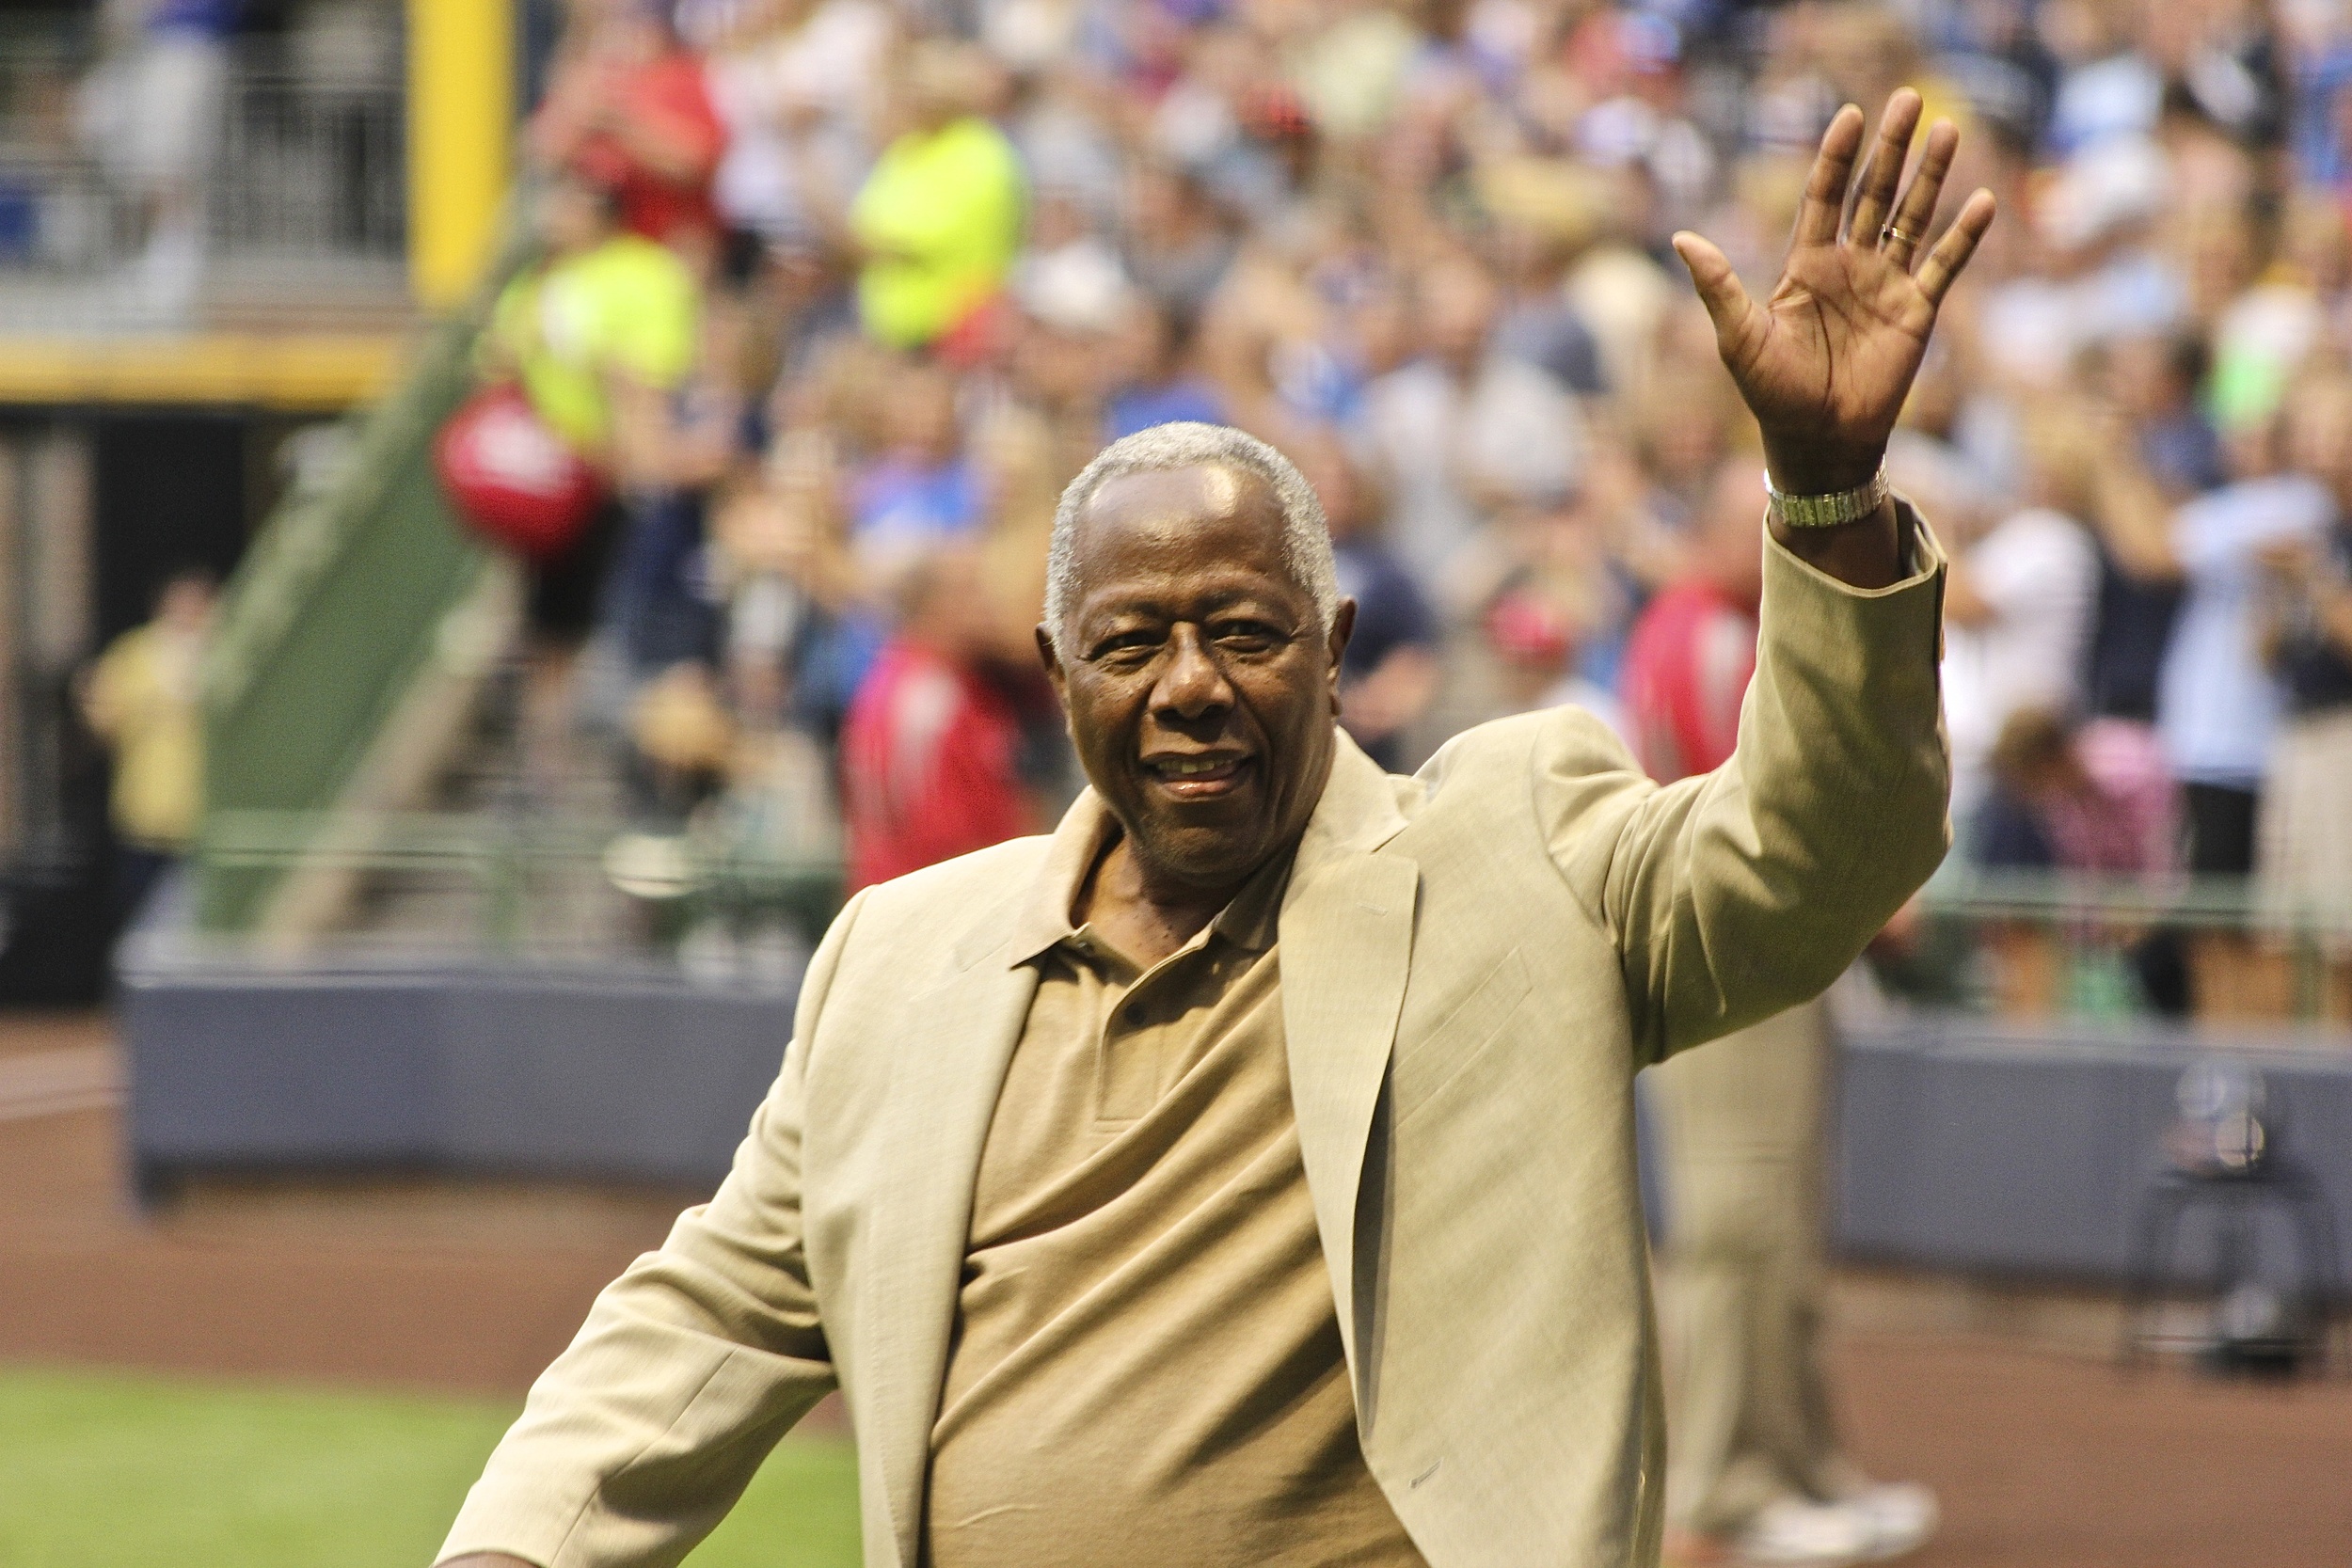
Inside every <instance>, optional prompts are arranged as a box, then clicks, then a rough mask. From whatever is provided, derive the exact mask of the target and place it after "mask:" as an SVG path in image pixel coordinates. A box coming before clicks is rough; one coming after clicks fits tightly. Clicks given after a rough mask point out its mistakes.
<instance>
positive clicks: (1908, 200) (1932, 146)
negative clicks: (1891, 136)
mask: <svg viewBox="0 0 2352 1568" xmlns="http://www.w3.org/2000/svg"><path fill="white" fill-rule="evenodd" d="M1959 148H1960V133H1959V132H1958V131H1956V130H1954V129H1953V128H1952V122H1951V121H1950V120H1948V119H1939V120H1937V121H1936V122H1935V123H1934V125H1932V126H1931V127H1930V128H1929V130H1928V145H1927V147H1926V149H1925V150H1922V151H1921V152H1920V154H1919V172H1918V173H1916V174H1915V175H1913V176H1912V177H1911V188H1910V189H1908V190H1906V191H1904V192H1903V199H1902V203H1901V205H1900V206H1899V207H1897V208H1896V209H1895V215H1894V217H1892V218H1891V219H1889V220H1888V222H1887V225H1886V234H1885V238H1884V240H1883V247H1884V249H1885V251H1886V259H1887V260H1888V261H1892V262H1894V263H1895V265H1897V266H1899V267H1902V268H1904V269H1906V270H1908V269H1909V267H1910V266H1911V258H1912V255H1913V253H1914V252H1915V251H1916V250H1917V249H1918V248H1919V242H1920V241H1921V240H1924V239H1925V238H1927V235H1928V230H1930V229H1931V228H1933V227H1934V224H1935V204H1936V202H1937V200H1938V199H1939V198H1942V196H1943V194H1944V177H1945V176H1946V175H1947V174H1949V173H1951V171H1952V154H1953V153H1954V152H1955V151H1957V150H1959ZM1859 232H1860V231H1859V230H1856V233H1857V234H1859Z"/></svg>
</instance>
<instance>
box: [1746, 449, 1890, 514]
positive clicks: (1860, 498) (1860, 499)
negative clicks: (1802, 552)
mask: <svg viewBox="0 0 2352 1568" xmlns="http://www.w3.org/2000/svg"><path fill="white" fill-rule="evenodd" d="M1892 493H1893V492H1892V491H1891V490H1890V489H1889V488H1888V486H1887V483H1886V465H1885V464H1883V463H1881V464H1880V465H1879V468H1878V472H1876V473H1874V474H1872V475H1871V476H1870V478H1869V481H1868V483H1863V484H1857V485H1855V486H1854V487H1853V488H1852V489H1851V490H1832V491H1831V492H1830V493H1829V494H1828V495H1825V496H1791V495H1788V494H1787V493H1785V492H1783V491H1780V490H1775V489H1773V488H1772V476H1771V475H1770V474H1767V475H1765V477H1764V494H1765V495H1766V496H1767V497H1769V498H1770V500H1769V503H1768V504H1769V506H1770V508H1771V511H1772V521H1774V522H1776V523H1784V524H1786V525H1788V527H1790V528H1843V527H1844V526H1845V525H1846V524H1848V523H1858V522H1860V521H1861V520H1862V519H1863V518H1865V517H1867V516H1868V515H1870V514H1871V513H1873V512H1876V511H1877V510H1878V509H1879V508H1880V507H1881V506H1882V505H1883V504H1885V501H1886V498H1887V497H1888V496H1889V495H1890V494H1892Z"/></svg>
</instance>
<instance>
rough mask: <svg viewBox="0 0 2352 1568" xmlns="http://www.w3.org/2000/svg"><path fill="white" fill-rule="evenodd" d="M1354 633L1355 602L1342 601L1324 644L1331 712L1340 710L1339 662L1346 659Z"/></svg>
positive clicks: (1332, 618) (1351, 600)
mask: <svg viewBox="0 0 2352 1568" xmlns="http://www.w3.org/2000/svg"><path fill="white" fill-rule="evenodd" d="M1355 631H1356V601H1355V600H1354V599H1342V600H1341V601H1340V608H1339V610H1338V611H1337V612H1336V613H1335V614H1333V615H1332V617H1331V634H1330V637H1329V638H1328V639H1327V641H1326V642H1325V643H1324V656H1325V657H1326V658H1327V659H1328V660H1329V661H1330V668H1329V670H1327V672H1326V673H1325V676H1324V678H1325V679H1326V680H1327V681H1328V682H1329V683H1330V688H1331V711H1332V712H1334V713H1337V712H1338V711H1339V710H1340V661H1341V660H1342V659H1343V658H1345V657H1347V640H1348V639H1349V638H1350V637H1352V636H1354V635H1355Z"/></svg>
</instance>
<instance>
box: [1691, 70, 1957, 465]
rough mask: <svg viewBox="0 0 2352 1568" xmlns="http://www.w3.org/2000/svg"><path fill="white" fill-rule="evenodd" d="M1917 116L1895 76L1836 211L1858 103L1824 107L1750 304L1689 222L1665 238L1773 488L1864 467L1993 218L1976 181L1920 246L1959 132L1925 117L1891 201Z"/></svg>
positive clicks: (1876, 454) (1857, 129)
mask: <svg viewBox="0 0 2352 1568" xmlns="http://www.w3.org/2000/svg"><path fill="white" fill-rule="evenodd" d="M1918 124H1919V95H1918V94H1917V93H1915V92H1913V91H1912V90H1911V89H1910V88H1908V87H1905V88H1903V89H1901V90H1899V91H1898V92H1897V93H1896V94H1895V95H1894V96H1893V97H1892V98H1890V99H1888V100H1887V103H1886V110H1885V113H1884V114H1883V115H1882V116H1881V117H1880V122H1879V137H1878V143H1877V145H1876V147H1874V148H1873V149H1872V150H1871V154H1870V159H1869V162H1868V164H1867V166H1865V167H1864V169H1863V171H1862V175H1861V179H1860V181H1859V182H1858V189H1857V191H1856V194H1855V198H1854V203H1853V212H1852V214H1851V218H1850V219H1849V218H1848V217H1847V215H1846V193H1847V187H1848V184H1849V182H1850V181H1851V175H1852V172H1853V164H1854V157H1855V155H1856V154H1857V153H1858V152H1859V151H1860V150H1861V146H1862V134H1863V121H1862V111H1861V110H1859V109H1857V108H1855V107H1853V106H1852V105H1851V104H1848V105H1847V106H1846V107H1845V108H1843V109H1840V110H1839V111H1838V112H1837V115H1836V119H1832V120H1831V121H1830V124H1829V129H1828V130H1827V131H1826V132H1824V133H1823V134H1822V136H1821V146H1820V152H1819V154H1818V155H1816V157H1815V158H1814V160H1813V171H1812V174H1811V176H1810V177H1809V178H1808V179H1807V180H1806V182H1805V192H1804V203H1803V205H1802V206H1801V207H1800V209H1799V210H1798V214H1797V228H1796V234H1795V237H1794V238H1793V239H1792V240H1791V241H1790V244H1789V247H1788V261H1787V263H1786V264H1785V266H1784V268H1783V270H1782V272H1781V277H1780V282H1779V284H1778V285H1777V286H1776V287H1775V288H1774V289H1773V290H1772V295H1771V297H1770V298H1769V299H1767V300H1765V301H1764V303H1762V304H1761V305H1759V304H1757V303H1756V300H1755V299H1754V298H1753V297H1752V296H1751V295H1750V294H1749V293H1748V291H1747V289H1746V288H1745V287H1744V286H1742V284H1741V283H1740V277H1739V275H1738V274H1737V273H1735V272H1734V271H1733V270H1732V268H1731V263H1730V262H1729V261H1727V260H1725V258H1724V253H1723V252H1722V251H1721V250H1719V249H1717V248H1716V247H1715V246H1714V245H1711V244H1709V243H1708V241H1706V240H1704V239H1702V238H1700V237H1699V236H1698V235H1696V234H1691V233H1682V234H1677V235H1676V236H1675V249H1676V250H1677V252H1678V253H1679V254H1680V255H1681V257H1682V260H1683V262H1684V264H1685V265H1687V266H1688V267H1689V268H1690V269H1691V277H1692V281H1693V282H1694V283H1696V284H1697V286H1698V291H1699V297H1700V298H1701V299H1702V300H1703V301H1704V302H1705V303H1706V306H1707V312H1708V315H1709V316H1710V317H1712V318H1713V320H1714V323H1715V342H1716V347H1717V348H1718V349H1719V350H1720V351H1721V353H1722V355H1723V359H1724V365H1725V367H1726V368H1728V369H1729V370H1730V372H1731V374H1732V379H1733V380H1735V381H1736V382H1738V383H1739V387H1740V396H1741V397H1742V398H1744V399H1746V401H1747V404H1748V407H1749V409H1750V411H1752V412H1753V413H1754V414H1755V415H1756V423H1757V424H1758V425H1759V426H1761V427H1762V430H1763V434H1764V444H1765V454H1766V459H1767V461H1768V462H1769V464H1770V465H1771V467H1772V480H1773V483H1775V484H1777V485H1778V486H1779V487H1780V488H1782V489H1783V490H1787V491H1790V492H1799V493H1814V494H1818V493H1821V492H1826V491H1831V490H1842V489H1846V488H1849V487H1851V486H1853V485H1857V484H1861V483H1866V482H1867V480H1868V479H1869V477H1870V475H1871V474H1872V473H1873V472H1874V471H1875V470H1876V469H1877V467H1878V463H1879V460H1880V457H1881V456H1882V455H1883V452H1884V451H1885V448H1886V438H1887V436H1888V435H1889V434H1890V433H1891V432H1892V431H1893V430H1894V428H1895V420H1896V417H1897V415H1899V413H1900V412H1901V411H1902V406H1903V399H1904V398H1905V397H1906V396H1907V395H1908V394H1909V392H1910V390H1911V382H1912V378H1913V377H1914V376H1915V375H1916V374H1917V373H1918V371H1919V361H1920V359H1921V357H1922V356H1924V355H1925V354H1926V352H1927V346H1928V335H1929V333H1930V332H1931V331H1932V330H1933V329H1934V326H1935V313H1936V309H1937V307H1939V306H1940V305H1941V304H1942V303H1943V300H1944V295H1945V294H1946V293H1947V292H1948V291H1949V290H1950V288H1951V286H1952V280H1953V279H1954V278H1956V277H1959V276H1960V272H1961V269H1962V268H1963V267H1964V266H1966V265H1967V263H1968V258H1969V256H1970V255H1971V253H1973V252H1974V251H1975V249H1976V247H1977V242H1978V241H1979V239H1981V238H1982V237H1983V236H1984V231H1985V230H1986V228H1987V227H1988V226H1989V225H1990V224H1991V223H1992V221H1993V198H1992V195H1991V193H1989V192H1986V191H1978V192H1977V193H1976V194H1975V195H1973V196H1971V197H1970V198H1968V199H1967V201H1966V202H1965V203H1963V205H1962V207H1961V211H1960V215H1959V216H1958V217H1957V218H1956V219H1955V220H1954V221H1953V223H1952V226H1951V228H1950V229H1949V230H1947V232H1946V233H1945V234H1944V237H1943V238H1942V239H1941V240H1940V241H1938V242H1937V243H1936V245H1934V246H1933V248H1931V249H1930V250H1928V251H1927V252H1925V254H1924V255H1922V254H1921V253H1920V250H1919V246H1920V242H1921V241H1922V240H1923V239H1924V238H1925V237H1926V236H1927V234H1928V232H1929V230H1930V227H1931V225H1932V223H1933V222H1934V219H1935V206H1936V200H1937V198H1938V197H1939V196H1940V195H1941V194H1942V191H1943V187H1944V177H1945V176H1946V175H1947V173H1949V172H1950V170H1951V166H1952V156H1953V154H1954V152H1955V151H1956V150H1958V148H1959V145H1960V136H1959V133H1957V132H1956V131H1954V130H1953V129H1952V127H1951V125H1950V124H1949V123H1948V122H1946V121H1938V122H1937V123H1936V125H1935V127H1934V128H1933V129H1932V130H1931V131H1930V132H1929V133H1928V141H1927V147H1926V150H1925V151H1924V152H1923V153H1922V155H1921V157H1920V160H1919V168H1918V172H1917V173H1916V174H1915V176H1914V177H1913V179H1912V182H1911V185H1910V188H1909V189H1907V190H1905V191H1903V192H1902V195H1901V198H1900V200H1899V201H1898V199H1897V197H1896V190H1897V186H1898V184H1899V182H1900V181H1901V178H1902V171H1903V164H1904V160H1905V159H1906V157H1907V156H1908V155H1909V152H1910V149H1911V141H1912V137H1913V135H1914V134H1915V132H1916V131H1917V129H1918ZM1889 214H1892V216H1891V218H1890V216H1889Z"/></svg>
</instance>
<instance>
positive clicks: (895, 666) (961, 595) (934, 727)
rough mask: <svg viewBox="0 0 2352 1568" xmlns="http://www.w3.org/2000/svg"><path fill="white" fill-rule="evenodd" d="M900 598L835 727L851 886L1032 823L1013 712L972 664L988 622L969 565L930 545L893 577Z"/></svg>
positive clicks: (955, 553) (982, 649)
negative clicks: (892, 626)
mask: <svg viewBox="0 0 2352 1568" xmlns="http://www.w3.org/2000/svg"><path fill="white" fill-rule="evenodd" d="M899 605H900V619H899V625H898V631H897V633H896V634H895V635H894V636H893V637H892V638H891V640H890V641H888V642H886V643H885V644H883V646H882V652H881V653H880V654H879V655H878V656H877V657H876V658H875V660H874V663H873V666H872V668H871V669H870V670H868V671H867V672H866V678H865V679H864V680H863V681H861V682H860V683H859V685H858V689H857V693H856V695H855V696H854V697H852V698H851V699H850V716H849V720H848V721H847V722H846V723H845V724H844V725H843V726H842V731H841V800H842V814H843V816H844V817H845V818H846V821H847V827H848V830H849V880H848V885H847V889H846V891H848V892H850V893H854V892H856V891H857V890H858V889H859V888H862V887H866V886H870V885H871V884H873V883H875V882H886V881H888V880H889V879H892V878H893V877H903V876H905V875H906V874H907V873H908V872H910V871H918V870H920V869H922V868H923V867H924V866H927V865H931V864H935V863H938V862H940V861H944V860H949V859H952V858H953V857H955V856H957V855H961V854H966V853H969V852H970V851H972V850H974V849H982V848H986V847H988V846H989V845H992V844H1000V843H1002V842H1003V841H1004V840H1006V839H1009V838H1014V837H1017V836H1019V835H1020V834H1022V833H1025V832H1035V831H1037V826H1038V824H1037V820H1036V814H1035V812H1034V811H1033V810H1032V809H1031V806H1030V802H1029V800H1028V797H1027V795H1026V794H1025V792H1024V790H1023V788H1022V784H1021V778H1020V772H1019V762H1020V750H1021V724H1020V717H1019V714H1018V713H1017V712H1016V710H1015V709H1014V707H1013V705H1012V704H1011V703H1010V702H1009V700H1008V699H1007V698H1006V696H1005V694H1004V692H1003V691H1002V689H999V688H998V687H997V686H996V685H994V684H993V682H991V681H990V680H989V679H988V677H987V675H986V674H985V673H983V671H982V668H981V665H982V660H983V659H984V657H986V655H987V653H988V652H989V650H990V649H991V647H992V646H993V637H994V632H995V625H994V620H993V617H992V616H991V614H990V608H989V607H990V601H989V598H988V594H987V592H986V589H985V587H984V585H983V582H982V579H981V577H980V573H979V567H978V563H977V562H976V561H975V559H974V558H973V556H972V555H971V553H970V552H969V551H968V550H964V549H961V548H955V547H942V548H939V549H936V550H934V551H931V552H930V553H929V554H927V555H925V556H923V557H922V558H921V559H919V560H918V561H916V562H914V564H913V565H912V566H910V567H909V568H908V569H907V571H906V575H905V576H904V578H901V587H900V594H899Z"/></svg>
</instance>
